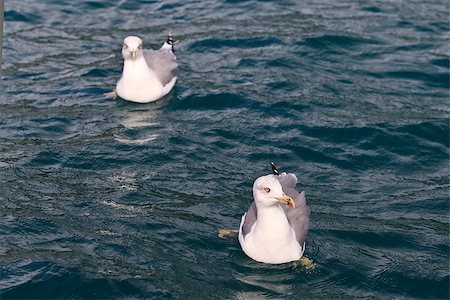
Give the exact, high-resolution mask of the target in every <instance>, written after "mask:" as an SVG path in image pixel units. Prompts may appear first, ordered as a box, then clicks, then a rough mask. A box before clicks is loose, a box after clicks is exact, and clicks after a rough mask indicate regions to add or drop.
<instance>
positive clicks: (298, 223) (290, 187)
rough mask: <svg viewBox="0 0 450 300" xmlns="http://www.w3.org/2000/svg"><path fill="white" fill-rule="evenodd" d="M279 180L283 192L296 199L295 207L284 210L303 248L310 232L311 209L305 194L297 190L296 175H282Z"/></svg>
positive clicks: (285, 206)
mask: <svg viewBox="0 0 450 300" xmlns="http://www.w3.org/2000/svg"><path fill="white" fill-rule="evenodd" d="M277 178H278V180H279V181H280V183H281V187H282V188H283V192H284V193H285V194H286V195H288V196H290V197H292V199H294V202H295V207H290V206H287V205H283V209H284V212H285V213H286V216H287V219H288V221H289V224H291V226H292V228H294V231H295V236H296V238H297V241H298V243H299V244H300V246H301V247H303V244H304V242H305V239H306V235H307V234H308V231H309V215H310V214H311V209H310V208H309V206H308V204H307V203H306V197H305V192H304V191H303V192H301V193H299V192H297V191H296V190H295V185H296V184H297V177H296V176H295V174H286V173H282V174H281V175H280V176H277Z"/></svg>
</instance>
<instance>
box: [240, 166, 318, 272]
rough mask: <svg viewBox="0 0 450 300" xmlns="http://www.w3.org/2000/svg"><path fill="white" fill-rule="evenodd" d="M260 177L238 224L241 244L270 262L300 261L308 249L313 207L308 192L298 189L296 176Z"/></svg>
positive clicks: (273, 168) (274, 168) (274, 172)
mask: <svg viewBox="0 0 450 300" xmlns="http://www.w3.org/2000/svg"><path fill="white" fill-rule="evenodd" d="M272 172H273V174H270V175H266V176H262V177H259V178H258V179H256V180H255V183H254V184H253V198H254V201H253V203H252V204H251V206H250V209H249V210H248V212H247V213H245V214H244V216H243V217H242V220H241V225H240V227H239V243H240V244H241V247H242V250H243V251H244V252H245V254H247V255H248V256H249V257H250V258H252V259H254V260H256V261H259V262H263V263H268V264H281V263H287V262H291V261H298V260H300V259H301V258H302V256H303V253H304V251H305V239H306V235H307V234H308V230H309V215H310V212H311V211H310V208H309V206H308V205H307V204H306V198H305V192H304V191H303V192H301V193H299V192H297V191H296V190H295V185H296V184H297V177H296V176H295V174H291V173H285V172H283V173H279V172H278V170H277V168H276V167H275V164H274V163H272Z"/></svg>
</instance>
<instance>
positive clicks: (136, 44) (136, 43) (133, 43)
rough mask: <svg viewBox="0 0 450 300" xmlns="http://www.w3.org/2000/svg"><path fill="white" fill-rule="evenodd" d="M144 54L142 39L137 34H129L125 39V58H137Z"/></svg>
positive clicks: (123, 53)
mask: <svg viewBox="0 0 450 300" xmlns="http://www.w3.org/2000/svg"><path fill="white" fill-rule="evenodd" d="M142 55H143V52H142V40H141V39H140V38H139V37H137V36H127V37H126V38H125V39H124V40H123V47H122V56H123V58H124V59H136V58H139V57H141V56H142Z"/></svg>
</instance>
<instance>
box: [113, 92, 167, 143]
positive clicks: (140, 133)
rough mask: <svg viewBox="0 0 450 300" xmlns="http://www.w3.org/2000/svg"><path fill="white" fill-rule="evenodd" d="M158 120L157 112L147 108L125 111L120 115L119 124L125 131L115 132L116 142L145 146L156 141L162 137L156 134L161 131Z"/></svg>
mask: <svg viewBox="0 0 450 300" xmlns="http://www.w3.org/2000/svg"><path fill="white" fill-rule="evenodd" d="M118 101H123V100H118ZM151 105H155V103H152V104H149V106H151ZM157 120H158V114H157V111H156V110H151V109H145V108H139V109H123V110H121V112H120V114H119V122H120V124H121V125H122V126H123V127H124V129H123V130H120V131H118V132H115V133H114V138H115V140H116V141H118V142H120V143H123V144H128V145H144V144H146V143H148V142H151V141H154V140H156V139H157V138H158V136H159V135H160V134H159V133H155V132H158V130H159V129H160V126H159V125H160V124H159V122H157Z"/></svg>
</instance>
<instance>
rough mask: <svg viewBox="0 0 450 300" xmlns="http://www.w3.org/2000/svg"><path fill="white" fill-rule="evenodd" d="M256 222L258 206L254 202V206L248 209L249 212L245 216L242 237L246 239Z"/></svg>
mask: <svg viewBox="0 0 450 300" xmlns="http://www.w3.org/2000/svg"><path fill="white" fill-rule="evenodd" d="M255 222H256V204H255V201H253V203H252V205H250V208H249V209H248V212H247V213H246V214H245V217H244V223H242V228H241V231H242V236H243V237H245V236H246V235H247V234H248V233H249V232H250V230H251V229H252V226H253V224H255Z"/></svg>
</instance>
